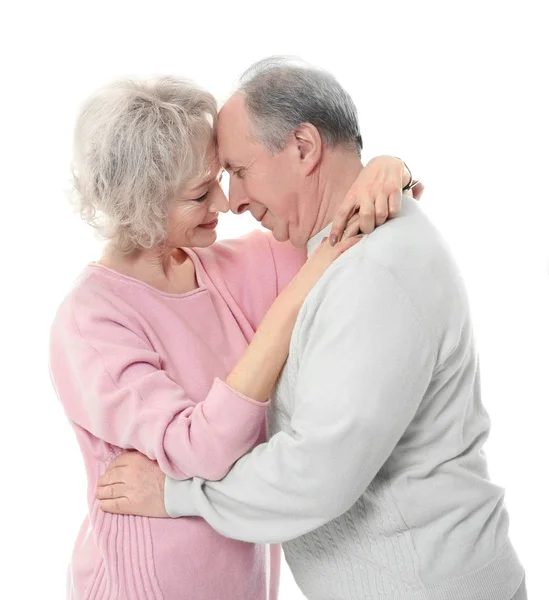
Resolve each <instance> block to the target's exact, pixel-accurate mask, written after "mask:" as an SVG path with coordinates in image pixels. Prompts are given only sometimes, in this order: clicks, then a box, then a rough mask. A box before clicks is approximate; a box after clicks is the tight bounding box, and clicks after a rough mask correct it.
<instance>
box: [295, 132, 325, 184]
mask: <svg viewBox="0 0 549 600" xmlns="http://www.w3.org/2000/svg"><path fill="white" fill-rule="evenodd" d="M293 136H294V144H295V146H296V148H297V151H298V152H299V160H300V163H301V166H302V167H303V168H304V169H305V174H306V175H309V174H310V173H311V172H312V171H313V170H314V169H315V168H316V166H317V165H318V163H319V162H320V157H321V156H322V138H321V137H320V133H319V132H318V129H317V128H316V127H315V126H314V125H311V124H310V123H303V124H302V125H300V126H299V127H298V128H297V129H295V130H294V132H293Z"/></svg>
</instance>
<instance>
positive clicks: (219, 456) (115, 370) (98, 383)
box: [50, 298, 267, 480]
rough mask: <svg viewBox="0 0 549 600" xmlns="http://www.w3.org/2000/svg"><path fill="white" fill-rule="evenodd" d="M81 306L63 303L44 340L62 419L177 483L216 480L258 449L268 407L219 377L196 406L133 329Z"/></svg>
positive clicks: (97, 309) (108, 314) (98, 310)
mask: <svg viewBox="0 0 549 600" xmlns="http://www.w3.org/2000/svg"><path fill="white" fill-rule="evenodd" d="M87 304H88V305H91V304H94V308H93V309H89V310H87V309H85V308H81V309H80V310H79V309H78V306H77V305H76V302H75V301H74V298H73V301H72V302H66V303H65V305H64V306H63V307H62V309H61V311H60V313H59V314H58V317H57V319H56V321H55V322H54V325H53V328H52V334H51V347H50V369H51V374H52V379H53V383H54V386H55V388H56V391H57V393H58V395H59V397H60V399H61V401H62V403H63V405H64V408H65V412H66V414H67V416H68V417H69V419H71V420H72V421H73V422H74V423H76V424H77V425H79V426H80V427H82V428H83V429H85V430H87V431H88V432H90V433H91V434H92V435H94V436H96V437H97V438H99V439H101V440H103V441H105V442H107V443H108V444H111V445H113V446H116V447H118V448H125V449H135V450H139V451H140V452H142V453H143V454H145V455H146V456H148V457H149V458H150V459H152V460H156V461H158V464H159V466H160V467H161V468H162V470H163V471H164V472H165V473H168V474H169V475H171V476H173V477H176V478H178V479H186V478H189V477H194V476H200V477H207V478H208V479H212V480H217V479H220V478H221V477H223V475H225V473H226V472H227V471H228V470H229V468H230V467H231V465H232V464H233V463H234V462H235V460H237V459H238V458H239V457H240V456H242V455H243V454H245V453H246V452H247V451H248V450H249V449H250V448H251V447H252V446H253V445H254V444H255V443H257V440H258V438H259V436H260V434H261V433H262V430H263V428H264V422H265V411H266V406H267V403H259V402H255V401H254V400H251V399H249V398H247V397H245V396H242V395H240V394H239V393H237V392H235V391H233V390H232V389H231V388H229V387H228V386H227V385H226V384H225V383H224V382H223V381H221V380H220V379H216V380H215V381H214V382H213V385H212V387H211V389H210V391H209V393H208V394H207V396H206V398H205V399H204V400H203V401H202V402H195V401H194V400H193V399H191V398H189V396H188V395H187V394H186V393H185V390H184V389H183V388H182V387H180V386H179V385H178V384H177V383H175V382H174V381H173V380H172V379H171V378H170V377H169V375H168V374H167V373H166V371H164V370H163V368H162V359H161V357H160V356H159V354H158V353H157V352H155V350H154V349H153V347H152V346H151V344H150V342H149V341H148V340H147V338H146V336H145V335H144V334H143V332H142V331H140V330H139V327H138V326H135V327H133V328H132V324H131V321H130V320H129V319H126V320H124V318H123V316H122V315H113V314H112V312H113V311H112V310H111V311H110V312H109V310H108V307H106V306H105V307H104V310H103V309H101V307H100V306H97V305H98V304H99V305H101V299H97V300H96V301H95V302H89V301H88V303H87ZM182 360H183V359H182Z"/></svg>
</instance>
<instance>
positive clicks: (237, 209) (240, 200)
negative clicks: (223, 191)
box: [229, 175, 250, 215]
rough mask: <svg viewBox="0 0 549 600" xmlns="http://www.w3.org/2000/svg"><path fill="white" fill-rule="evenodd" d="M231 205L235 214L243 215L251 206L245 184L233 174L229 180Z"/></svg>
mask: <svg viewBox="0 0 549 600" xmlns="http://www.w3.org/2000/svg"><path fill="white" fill-rule="evenodd" d="M229 206H230V208H231V210H232V211H233V213H234V214H235V215H241V214H242V213H243V212H246V211H247V210H248V209H249V207H250V200H249V198H248V196H247V195H246V192H245V191H244V186H243V185H242V183H240V182H239V181H238V180H237V179H236V177H235V176H234V175H233V176H232V177H231V179H230V181H229Z"/></svg>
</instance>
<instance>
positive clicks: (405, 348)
mask: <svg viewBox="0 0 549 600" xmlns="http://www.w3.org/2000/svg"><path fill="white" fill-rule="evenodd" d="M353 263H354V264H353ZM320 287H321V288H324V289H315V290H314V291H313V294H315V295H317V294H318V295H319V297H318V302H315V301H314V300H315V299H316V298H311V301H310V302H308V304H307V307H308V308H309V310H313V309H314V307H315V306H316V312H315V313H314V314H306V315H304V317H303V319H302V322H301V324H300V325H301V330H300V332H299V338H298V340H297V343H298V345H299V348H298V352H299V355H300V361H299V373H298V381H297V387H296V390H295V395H296V396H295V412H294V414H293V416H292V420H291V432H290V433H284V432H281V433H278V434H276V435H275V436H273V438H272V439H271V440H270V442H269V443H267V444H262V445H261V446H258V447H257V448H255V450H253V451H252V452H251V453H250V454H248V455H246V456H244V457H243V458H241V459H240V460H239V461H238V462H237V463H236V464H235V466H234V467H233V469H232V470H231V471H230V472H229V474H228V475H227V476H226V477H225V478H224V479H223V480H222V481H220V482H216V483H214V482H207V481H204V480H202V479H198V478H195V479H194V480H191V481H185V482H178V481H175V480H172V479H168V480H167V482H166V490H165V500H166V508H167V510H168V513H169V514H170V515H171V516H191V515H197V516H198V515H200V516H202V517H204V518H205V519H206V520H207V521H208V522H209V523H210V524H211V525H212V526H213V527H214V528H215V529H217V530H218V531H219V532H221V533H222V534H224V535H226V536H228V537H232V538H236V539H240V540H245V541H252V542H281V541H285V540H288V539H292V538H295V537H298V536H300V535H302V534H304V533H306V532H308V531H311V530H313V529H316V528H317V527H320V526H322V525H323V524H325V523H327V522H328V521H330V520H332V519H334V518H336V517H337V516H339V515H341V514H342V513H343V512H345V511H346V510H348V509H349V508H350V507H351V506H352V505H353V504H354V503H355V502H356V500H357V499H358V498H359V496H360V495H361V494H362V493H363V492H364V491H365V489H366V488H367V486H368V485H369V484H370V482H371V481H372V479H373V478H374V477H375V475H376V473H377V472H378V471H379V469H380V468H381V466H382V465H383V464H384V462H385V461H386V460H387V458H388V457H389V455H390V454H391V452H392V450H393V449H394V447H395V445H396V444H397V442H398V440H399V439H400V437H401V436H402V434H403V433H404V431H405V429H406V428H407V426H408V424H409V423H410V421H411V419H412V418H413V416H414V414H415V412H416V410H417V408H418V406H419V403H420V402H421V400H422V398H423V396H424V395H425V392H426V390H427V387H428V385H429V381H430V379H431V376H432V371H433V368H434V344H433V342H432V340H431V339H430V337H429V334H428V330H427V329H426V325H425V323H423V321H422V320H421V317H420V315H419V314H418V311H417V309H416V308H415V307H414V305H413V304H412V302H411V301H410V299H409V298H408V296H407V294H406V292H405V291H404V290H403V289H402V288H401V287H400V286H399V284H398V282H397V281H396V280H395V279H394V277H393V276H392V275H391V274H390V273H389V272H387V271H386V270H385V269H384V268H383V267H382V266H380V265H378V264H376V263H374V262H372V261H370V260H369V259H366V258H361V257H353V258H352V259H349V260H347V261H343V262H342V263H340V264H339V265H335V266H334V271H333V272H332V274H331V277H326V278H325V280H324V281H323V282H321V284H320V286H319V288H320Z"/></svg>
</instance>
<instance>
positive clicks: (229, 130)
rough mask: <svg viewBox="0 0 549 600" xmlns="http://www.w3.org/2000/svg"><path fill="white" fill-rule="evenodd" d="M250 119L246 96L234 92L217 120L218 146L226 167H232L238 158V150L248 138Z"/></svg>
mask: <svg viewBox="0 0 549 600" xmlns="http://www.w3.org/2000/svg"><path fill="white" fill-rule="evenodd" d="M247 131H248V120H247V115H246V111H245V105H244V96H243V95H242V94H238V93H237V94H234V95H233V96H231V97H230V98H229V99H228V100H227V102H226V103H225V104H224V106H223V107H222V109H221V110H220V111H219V116H218V121H217V147H218V153H219V160H220V162H221V164H222V165H223V167H224V168H226V169H227V168H231V167H232V166H234V165H233V164H232V161H233V160H238V156H236V155H237V154H238V151H239V150H240V151H241V150H242V145H243V143H244V142H246V140H247Z"/></svg>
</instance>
